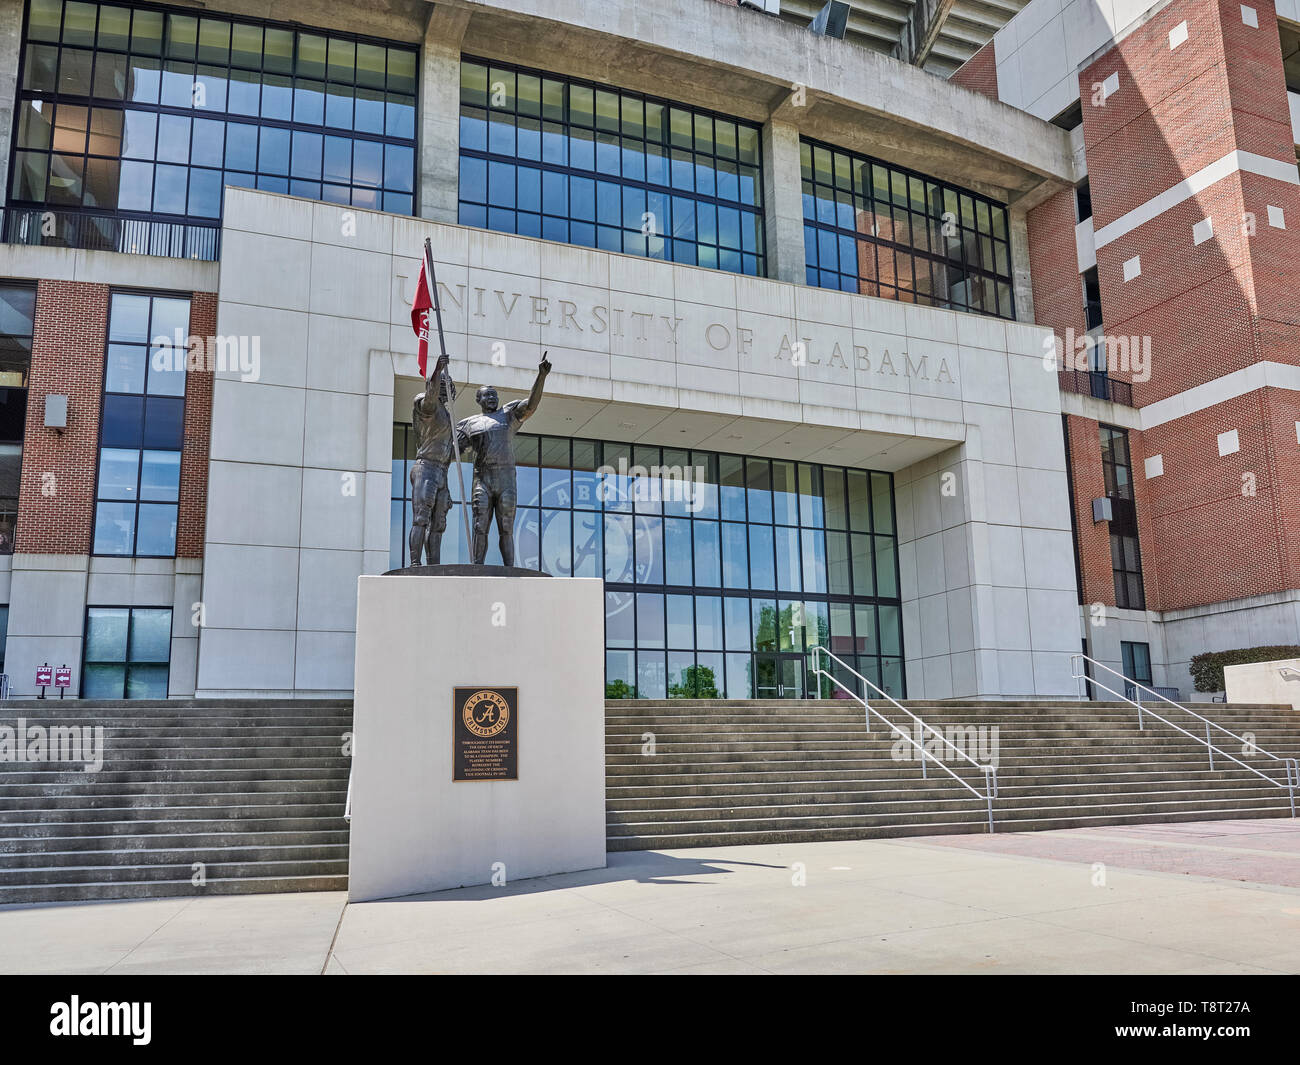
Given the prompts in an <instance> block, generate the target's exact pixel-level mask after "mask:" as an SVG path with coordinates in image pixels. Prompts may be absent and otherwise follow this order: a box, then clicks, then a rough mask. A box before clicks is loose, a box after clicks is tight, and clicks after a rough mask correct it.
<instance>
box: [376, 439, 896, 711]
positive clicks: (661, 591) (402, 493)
mask: <svg viewBox="0 0 1300 1065" xmlns="http://www.w3.org/2000/svg"><path fill="white" fill-rule="evenodd" d="M393 429H394V436H393V445H394V446H393V452H394V456H393V459H392V462H393V463H394V465H397V464H399V463H400V474H401V476H400V477H399V476H398V475H397V474H396V473H394V475H393V476H392V484H391V487H390V493H389V494H390V499H389V514H390V521H392V517H391V516H392V514H393V510H394V509H395V507H396V506H397V505H399V504H400V506H401V514H402V524H401V528H400V529H397V528H390V531H389V534H390V558H389V561H390V565H394V566H405V565H409V564H410V559H409V557H408V554H407V553H408V551H409V546H408V542H407V536H408V534H409V532H410V525H409V524H408V523H407V519H406V512H407V510H408V509H409V508H410V506H411V504H410V487H409V477H408V473H409V469H410V464H411V463H412V462H413V461H414V458H413V456H414V454H415V441H414V431H413V428H412V426H411V425H410V423H408V422H400V421H399V422H394V423H393ZM399 437H400V440H401V449H402V455H403V456H411V457H403V458H399V457H398V456H397V451H398V441H399ZM517 440H519V441H524V442H525V446H532V447H533V448H534V453H535V454H536V456H537V460H538V466H537V468H538V469H539V471H540V470H543V469H549V468H558V467H552V466H550V465H549V464H548V465H546V466H543V465H541V463H542V457H543V455H544V452H543V450H542V448H541V442H542V441H546V442H547V443H548V444H553V443H554V442H557V441H562V442H564V443H565V445H566V446H567V457H568V468H569V470H570V471H571V472H572V471H573V470H574V445H575V444H596V445H598V449H597V450H596V452H595V456H596V465H597V468H599V467H600V466H602V465H604V466H608V465H611V464H616V462H617V460H616V458H615V457H614V456H612V455H611V454H610V452H609V450H608V449H609V448H610V447H615V448H622V447H626V448H628V450H629V455H628V462H629V466H635V465H643V466H644V465H649V464H659V465H669V466H671V465H673V463H672V462H671V461H669V458H668V457H667V456H666V455H665V454H664V452H686V453H687V455H688V456H689V461H690V462H691V463H692V464H694V463H695V462H696V460H697V459H699V458H706V457H712V458H713V460H714V463H713V465H712V467H711V469H712V470H713V471H714V472H715V473H716V477H715V480H714V481H713V482H711V483H716V484H717V485H718V486H719V487H721V486H722V469H721V467H722V462H721V460H722V459H724V458H726V459H733V460H734V459H738V460H740V463H741V465H740V479H741V483H740V485H739V486H738V487H739V489H740V497H739V498H740V500H741V501H742V502H743V511H744V517H743V519H740V518H735V517H724V516H723V515H724V510H723V504H722V501H721V493H720V492H719V497H718V506H717V513H716V514H715V515H712V516H709V517H702V518H696V516H695V515H693V514H688V515H687V516H686V520H690V521H692V522H694V521H696V520H698V521H704V522H711V523H712V524H713V525H716V526H717V527H718V540H717V554H718V581H719V582H720V583H718V584H707V585H706V584H699V583H697V582H696V545H697V540H696V536H695V530H694V528H693V527H692V529H691V535H690V553H691V582H692V583H690V584H680V583H670V582H669V580H668V577H669V574H668V573H667V572H666V570H665V571H664V572H663V573H662V579H661V580H659V581H656V582H654V583H650V582H646V581H641V580H639V579H638V577H639V576H640V572H639V570H638V566H637V560H636V558H635V557H632V558H630V559H629V563H630V572H629V573H628V576H629V577H630V579H628V580H618V581H615V580H610V579H607V577H606V572H607V570H606V569H605V566H606V564H607V560H606V550H605V548H606V543H605V537H606V536H607V535H608V533H607V532H606V529H607V525H606V518H607V516H617V517H626V518H628V519H629V520H630V522H631V523H632V530H633V531H632V549H633V551H635V545H636V543H637V542H638V537H637V530H638V525H637V521H638V519H639V518H651V519H653V518H656V517H658V518H660V519H661V520H663V521H666V520H667V519H669V518H679V517H681V515H677V514H674V513H671V512H669V511H668V510H667V509H666V508H665V507H663V506H662V504H661V505H660V506H659V509H657V510H654V509H652V508H653V506H654V505H653V504H651V505H650V507H648V508H646V509H641V508H639V507H638V506H637V505H636V504H635V503H634V502H629V503H627V505H626V508H625V509H624V508H623V507H611V506H609V502H608V501H604V502H603V503H602V501H601V500H600V499H597V500H596V501H595V505H594V506H593V507H575V506H574V505H573V497H572V495H571V496H570V497H569V503H568V505H567V506H559V505H554V504H553V505H550V506H548V505H547V504H546V503H545V502H543V496H542V493H544V491H545V489H544V488H543V489H542V490H541V492H539V498H538V500H537V502H535V503H526V502H522V501H521V504H520V506H519V511H520V513H521V514H524V513H525V512H531V513H534V514H536V515H537V517H538V520H539V522H540V521H544V515H545V512H546V511H548V510H559V511H564V512H566V513H568V514H570V515H577V514H591V515H595V516H596V518H597V520H598V525H599V528H600V530H601V552H600V567H599V573H598V577H599V579H600V580H601V582H602V586H603V590H604V592H605V593H606V595H610V594H615V595H624V596H627V597H629V602H628V606H627V607H626V609H627V610H629V611H630V612H631V633H632V636H631V641H632V642H631V646H630V647H610V646H609V645H608V644H607V643H606V642H604V641H602V653H603V654H604V655H605V656H606V657H605V661H606V667H605V668H607V665H608V658H609V654H610V653H611V652H627V653H629V654H630V655H631V656H632V669H633V672H634V674H637V675H638V676H639V670H640V660H641V655H642V654H643V653H645V654H648V655H650V656H652V657H653V658H655V659H657V658H658V657H660V656H663V659H664V661H665V663H666V662H667V661H668V655H669V654H670V653H672V652H678V653H682V652H684V651H689V653H690V654H691V656H692V659H691V661H692V664H694V665H697V666H698V665H700V664H701V658H702V656H708V655H720V656H721V657H722V668H723V676H722V677H721V678H719V686H720V687H722V686H724V685H725V684H726V683H727V677H726V669H727V663H728V658H729V656H731V655H736V654H743V655H746V656H748V658H749V662H750V668H751V671H752V670H753V669H754V668H756V667H755V666H754V662H755V659H756V657H757V656H760V655H768V654H785V653H791V654H798V655H800V656H801V657H803V658H804V660H805V665H806V663H807V654H808V651H809V650H810V648H809V647H807V646H801V647H800V648H799V649H793V648H786V649H782V647H781V643H780V640H779V639H778V642H777V646H776V648H775V649H773V650H770V651H767V650H758V649H757V648H755V647H754V645H753V636H754V633H753V624H754V623H753V610H754V603H755V602H760V603H764V604H766V603H772V604H774V605H775V607H776V610H777V617H778V619H779V618H780V617H782V616H783V615H784V612H785V610H786V609H787V608H789V607H791V606H792V605H793V604H796V603H797V604H799V606H800V609H801V612H802V613H803V615H804V626H805V627H804V628H803V629H801V630H800V643H801V644H805V643H806V640H805V639H804V635H803V634H804V633H805V632H806V626H807V624H808V623H809V618H808V617H807V609H806V605H807V604H816V605H817V606H819V607H824V608H825V612H826V617H827V623H828V625H829V624H830V619H831V615H832V612H833V607H834V606H836V605H839V606H847V607H848V608H849V610H848V613H849V617H850V619H851V628H852V636H851V637H850V638H851V640H852V643H853V649H852V651H850V652H848V653H847V654H845V655H841V656H840V657H842V658H845V659H846V661H848V662H849V664H850V665H851V666H853V667H854V668H857V669H858V670H859V671H860V672H862V673H863V674H864V675H866V676H868V677H869V678H871V677H872V672H871V669H872V668H874V669H875V670H876V673H875V681H876V683H880V684H881V685H882V686H883V685H884V682H885V681H884V677H885V669H886V663H889V664H890V668H893V663H894V662H895V661H896V662H897V669H898V684H899V690H900V694H899V695H898V698H904V697H906V692H907V648H906V643H905V634H904V632H903V628H904V626H903V621H902V616H903V588H902V573H901V552H900V551H899V549H898V544H899V532H898V512H897V498H896V494H895V487H896V486H895V481H894V476H893V474H892V473H890V472H888V471H883V470H868V469H864V468H860V467H852V466H845V465H830V466H828V465H825V464H823V463H819V462H801V461H799V460H794V459H791V460H782V459H772V458H770V457H765V456H757V455H755V456H744V455H735V454H732V453H729V452H728V453H724V452H715V451H706V450H704V449H698V448H694V449H693V448H681V447H673V446H672V445H664V446H661V445H658V444H638V443H633V442H630V441H611V440H605V439H594V438H587V437H562V436H555V435H551V434H532V433H522V432H521V433H520V434H519V437H518V438H517ZM637 448H644V449H652V450H653V451H654V452H655V453H657V455H658V459H657V460H653V459H652V460H651V462H650V463H647V462H645V461H643V459H644V458H645V457H646V456H645V455H641V456H638V455H637V454H636V449H637ZM781 461H789V462H790V464H791V465H792V466H793V467H794V476H795V480H794V493H793V494H794V495H795V499H796V502H795V515H794V517H795V523H794V524H790V523H789V522H784V521H782V520H781V518H780V516H779V515H778V514H777V513H776V508H775V506H773V507H772V508H771V510H772V512H771V513H770V514H769V513H765V515H764V516H762V517H757V516H754V515H752V511H751V494H752V492H753V491H766V493H767V495H768V497H769V499H771V500H772V501H773V502H775V498H776V493H777V492H778V491H783V490H782V489H778V488H777V487H776V486H775V485H774V484H773V481H772V479H769V480H768V486H767V488H766V489H762V488H758V489H754V488H751V481H750V478H749V472H748V464H749V463H751V462H753V463H760V464H761V463H767V464H768V470H769V472H770V471H771V469H772V467H771V463H772V462H781ZM466 465H469V464H468V463H467V464H466ZM803 466H810V467H816V468H818V469H819V470H820V474H819V480H820V486H819V487H820V495H818V496H814V498H821V499H823V500H825V499H826V498H827V493H826V483H827V482H826V477H827V471H828V470H830V471H838V473H839V476H840V477H841V487H842V489H843V499H844V517H843V522H842V523H841V524H830V523H829V521H828V515H827V514H826V512H825V511H824V510H823V512H822V514H821V517H820V521H819V522H818V521H817V520H816V519H814V518H808V519H805V515H804V513H803V511H802V509H801V508H799V506H798V502H799V501H800V500H801V499H802V498H804V493H803V492H802V490H801V488H800V484H801V482H800V479H799V476H800V468H801V467H803ZM520 468H521V469H522V468H527V467H526V465H525V464H524V463H523V462H522V461H521V463H520ZM851 473H858V474H862V475H864V481H863V485H862V486H863V488H864V489H865V499H864V500H863V504H862V506H863V508H865V514H864V515H863V517H865V520H866V527H865V528H860V527H859V525H858V521H859V520H862V519H861V518H855V512H854V511H853V509H852V507H851V499H852V495H851V492H850V487H849V486H850V474H851ZM876 478H881V479H882V480H880V481H877V480H876ZM569 483H570V487H572V484H573V482H572V481H570V482H569ZM448 485H449V489H450V490H451V492H452V498H453V502H452V510H451V511H450V512H449V514H448V518H447V530H448V532H449V533H451V532H452V530H453V528H454V527H455V523H458V522H459V521H460V518H459V515H458V514H457V513H456V512H457V511H458V509H459V507H460V506H461V504H460V502H459V501H458V500H457V496H458V494H459V488H458V484H457V479H456V478H455V476H454V475H451V474H449V476H448ZM882 489H883V490H886V491H887V492H888V496H889V509H890V514H889V527H890V528H892V531H877V530H878V529H884V528H885V527H886V526H885V524H884V516H883V515H882V516H881V518H880V519H879V520H878V519H877V516H876V504H877V493H878V491H881V490H882ZM521 498H522V497H521ZM525 520H526V517H525ZM728 523H729V524H734V525H739V526H740V527H741V529H743V530H744V535H745V543H746V549H745V584H744V586H743V587H733V586H731V585H728V584H727V583H726V570H725V563H724V559H723V552H724V548H723V546H722V544H723V529H722V526H723V525H724V524H728ZM756 527H757V528H766V529H769V530H771V531H772V545H771V549H770V560H769V562H770V568H771V571H772V574H773V582H772V583H773V587H772V588H770V589H768V588H755V587H753V581H754V560H753V555H752V549H751V546H750V545H751V538H750V530H751V529H753V528H756ZM783 528H784V529H791V530H794V531H795V533H796V536H797V541H796V542H797V544H798V552H797V553H798V557H799V562H800V566H799V573H798V584H799V588H798V589H797V590H796V589H788V588H787V589H782V588H780V587H778V586H777V585H778V582H779V578H778V577H777V573H778V569H777V554H778V548H777V542H776V541H777V536H776V530H777V529H783ZM568 529H569V553H568V555H567V557H568V559H569V560H570V566H571V567H572V560H573V557H574V555H575V552H576V545H577V538H578V535H579V533H578V530H577V522H576V521H574V520H573V519H572V517H571V518H570V521H569V526H568ZM808 533H820V534H821V539H822V543H823V545H825V544H826V542H827V540H826V537H827V534H828V533H841V534H843V536H844V538H845V546H846V549H847V556H846V559H845V565H846V569H847V587H848V588H849V591H847V592H845V591H831V578H830V572H831V569H830V567H831V559H830V551H829V548H828V547H827V548H825V549H824V551H823V559H822V572H823V573H824V574H825V578H826V590H825V591H809V590H807V589H806V587H805V584H806V582H805V580H804V576H805V574H804V569H803V567H804V564H805V562H804V560H805V553H804V541H805V536H806V534H808ZM855 534H856V535H859V536H866V537H867V538H868V540H869V548H870V558H869V560H868V565H869V566H870V567H871V571H872V572H871V588H872V592H871V594H869V595H868V594H862V593H857V592H855V591H853V588H854V570H855V562H854V542H853V536H854V535H855ZM539 535H540V533H539ZM661 535H662V534H661ZM394 537H396V538H397V539H396V540H394V539H393V538H394ZM880 540H885V541H889V542H891V543H892V556H893V557H892V565H891V571H892V572H891V573H890V574H889V575H890V577H891V579H892V582H893V591H894V594H893V595H881V594H880V591H879V590H880V587H881V583H882V582H881V575H882V570H881V566H882V562H883V553H884V552H888V551H889V549H890V543H886V544H884V545H883V552H882V545H881V544H880V543H879V541H880ZM398 541H400V545H399V553H400V558H398V557H395V556H394V555H393V554H392V548H393V546H395V544H397V542H398ZM448 542H449V541H448V540H446V539H444V554H443V558H444V561H445V560H446V558H447V553H446V550H445V545H446V544H447V543H448ZM456 542H459V541H456ZM492 543H493V544H495V538H493V541H492ZM539 546H540V541H539ZM663 550H664V551H665V552H666V548H664V549H663ZM519 564H522V562H520V563H519ZM537 564H538V566H539V567H543V568H544V565H545V563H544V559H543V558H542V557H540V556H539V558H538V560H537ZM765 568H767V567H766V566H765ZM638 595H647V596H657V597H659V598H661V599H662V600H663V602H664V626H665V627H664V634H663V642H662V646H660V647H654V648H650V647H644V648H643V647H641V646H640V639H639V635H640V625H641V621H640V618H639V611H638V604H639V600H637V599H636V598H635V597H636V596H638ZM670 596H688V597H690V599H691V611H692V625H693V627H694V636H693V644H692V646H691V647H690V648H689V649H687V648H681V647H674V646H673V645H672V643H671V641H670V638H669V636H668V628H667V613H668V597H670ZM715 598H716V599H718V600H719V603H720V606H721V609H722V612H723V615H722V632H721V634H720V637H719V642H718V646H717V647H716V648H715V647H700V646H699V624H700V607H699V602H698V600H700V599H715ZM731 599H740V600H743V601H745V602H746V603H747V604H748V614H749V618H750V640H749V643H748V645H747V646H746V648H745V649H743V650H738V649H735V648H729V644H728V640H727V635H726V610H727V605H726V601H727V600H731ZM862 607H866V608H868V610H869V611H870V619H871V620H870V624H871V631H870V632H869V633H868V632H862V633H860V632H859V628H858V626H859V621H860V620H861V619H860V616H859V608H862ZM884 610H894V611H896V618H897V621H896V628H891V630H890V632H889V636H890V638H891V639H892V638H893V637H894V636H895V635H896V636H897V644H898V649H897V652H896V653H893V654H887V653H885V652H884V650H883V646H882V636H883V635H884V629H883V627H882V624H883V618H882V611H884ZM602 620H605V616H604V614H602ZM868 638H870V639H872V640H874V643H875V649H874V651H868V650H866V647H865V645H863V644H862V643H861V641H863V640H866V639H868ZM864 660H865V662H866V665H867V666H869V667H871V668H864V666H863V664H862V662H863V661H864ZM751 676H752V673H751ZM841 679H842V680H844V681H845V682H846V683H848V684H849V685H850V686H853V685H854V684H855V683H856V682H855V681H854V679H853V678H852V677H849V676H845V677H843V678H841ZM668 680H669V682H671V680H672V678H671V676H669V678H668ZM638 686H639V680H638V681H637V682H636V683H634V684H631V685H630V687H632V688H636V687H638ZM665 697H666V698H667V697H668V696H665ZM726 697H727V698H736V697H737V696H732V695H730V694H728V695H727V696H726ZM738 697H739V698H744V699H750V698H753V697H754V696H753V695H752V694H746V695H743V696H738ZM808 697H809V698H811V697H812V696H811V695H809V696H808ZM720 698H721V696H720Z"/></svg>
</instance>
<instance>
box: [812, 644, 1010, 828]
mask: <svg viewBox="0 0 1300 1065" xmlns="http://www.w3.org/2000/svg"><path fill="white" fill-rule="evenodd" d="M811 653H812V659H813V672H814V673H815V674H817V675H819V676H823V677H825V678H826V679H827V680H829V681H830V682H831V683H832V684H834V685H836V686H837V687H838V688H840V690H841V691H843V692H844V693H845V694H846V695H848V696H849V698H851V699H856V700H857V701H858V702H860V703H861V704H862V707H863V709H864V710H865V711H866V726H867V731H868V732H870V731H871V715H872V714H875V715H876V717H878V718H880V720H881V721H883V722H884V723H885V724H886V725H887V726H888V727H889V728H890V730H891V731H892V732H893V733H894V735H895V736H897V737H899V738H900V739H904V740H907V742H908V743H910V744H911V745H912V746H913V747H915V748H916V749H917V750H918V751H920V752H921V778H922V779H923V780H928V779H929V777H928V775H927V774H926V771H925V761H926V759H927V758H933V759H934V761H935V764H936V765H938V766H939V768H940V769H942V770H943V771H944V772H945V773H947V774H948V775H949V776H950V777H952V778H953V780H955V781H957V783H958V784H960V785H961V786H962V787H963V788H965V789H966V790H967V791H969V792H970V793H971V794H972V795H974V796H975V797H976V798H977V799H983V800H984V801H985V804H986V806H987V808H988V816H989V831H990V832H992V831H993V800H994V799H996V798H997V797H998V771H997V767H996V766H993V765H984V764H982V763H980V762H977V761H976V760H975V759H974V758H972V757H971V756H970V755H969V754H967V753H966V752H965V751H963V750H962V749H961V748H960V747H958V746H957V745H956V744H954V743H953V742H952V741H951V740H950V739H948V737H947V736H945V735H944V734H943V733H942V732H940V731H938V730H937V729H935V728H934V727H933V726H931V725H927V724H926V723H925V722H924V721H922V720H921V719H920V718H919V717H917V716H916V715H915V714H914V713H912V711H910V710H909V709H907V707H905V706H904V705H903V704H902V703H900V702H899V701H898V700H897V699H895V698H894V697H893V696H892V695H890V694H889V693H888V692H886V691H884V690H883V689H881V688H880V687H879V686H878V685H876V684H873V683H872V682H871V681H869V680H867V678H866V677H864V676H863V675H862V674H861V673H859V672H858V671H857V670H856V669H854V668H853V667H852V666H850V665H849V664H848V663H847V662H845V661H844V660H843V659H842V658H839V657H838V656H837V655H835V654H833V653H832V652H831V651H830V650H829V649H827V648H825V647H822V646H821V645H818V646H816V647H814V648H813V649H812V652H811ZM822 655H826V657H827V658H829V659H831V661H833V662H835V663H836V664H837V665H839V666H840V667H841V668H842V669H844V670H847V671H848V672H849V673H852V674H853V676H855V677H857V678H858V680H860V681H861V682H862V684H863V691H866V690H867V689H868V688H869V689H870V690H871V691H873V692H875V694H876V695H878V696H879V697H880V698H882V699H884V700H886V701H887V702H888V703H890V705H892V706H893V707H894V709H896V710H898V711H899V712H900V713H903V714H906V715H907V716H908V717H910V718H911V719H912V720H913V721H915V722H916V723H917V724H918V725H920V726H921V728H922V729H924V730H925V731H926V732H929V733H930V734H931V735H933V736H934V737H935V738H936V739H938V740H939V742H940V743H942V744H944V745H945V746H946V747H948V748H949V749H950V750H951V751H952V752H953V753H954V754H955V755H957V757H959V758H963V759H965V760H966V761H967V762H969V763H970V764H971V765H973V766H974V767H975V768H976V769H978V770H980V772H982V773H983V774H984V791H983V792H981V791H980V790H979V789H978V788H977V787H975V786H974V785H973V784H971V783H970V782H969V781H967V780H963V779H962V778H961V777H959V776H958V775H957V774H956V773H955V772H953V770H952V769H950V768H949V767H948V765H947V764H946V763H945V762H944V761H943V760H942V759H941V758H937V757H935V755H934V754H933V753H931V752H930V751H927V750H926V749H925V745H924V744H921V743H917V742H916V740H915V739H914V738H913V737H912V736H909V735H908V734H907V732H906V731H904V730H903V729H901V728H899V727H898V725H896V724H894V722H892V721H890V720H889V718H887V717H885V715H884V714H882V713H881V712H880V711H879V710H877V709H876V708H875V707H874V706H872V705H871V704H870V703H869V702H867V700H866V699H865V698H864V697H863V696H861V695H859V694H858V693H857V692H855V691H853V689H851V688H849V687H847V686H846V685H844V684H843V683H841V682H840V679H839V678H838V677H836V676H835V675H834V674H832V673H828V672H827V671H826V670H824V669H822V665H821V656H822Z"/></svg>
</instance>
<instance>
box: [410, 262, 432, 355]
mask: <svg viewBox="0 0 1300 1065" xmlns="http://www.w3.org/2000/svg"><path fill="white" fill-rule="evenodd" d="M432 308H433V294H432V293H431V292H430V290H429V276H428V274H427V273H425V260H424V259H423V258H421V259H420V281H419V284H417V285H416V286H415V300H414V302H413V303H412V304H411V328H412V329H414V330H415V335H416V336H417V337H419V338H420V356H419V365H420V376H421V377H428V376H429V312H430V310H431V309H432Z"/></svg>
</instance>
